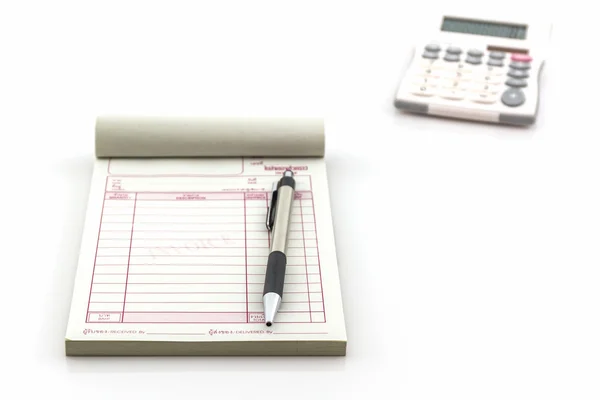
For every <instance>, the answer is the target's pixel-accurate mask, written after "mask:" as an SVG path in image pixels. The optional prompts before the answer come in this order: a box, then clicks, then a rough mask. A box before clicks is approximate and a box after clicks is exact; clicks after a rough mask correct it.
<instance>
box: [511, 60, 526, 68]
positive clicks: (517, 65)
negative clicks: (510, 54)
mask: <svg viewBox="0 0 600 400" xmlns="http://www.w3.org/2000/svg"><path fill="white" fill-rule="evenodd" d="M510 67H511V68H513V69H529V68H531V65H530V64H529V63H524V62H519V61H514V62H511V63H510Z"/></svg>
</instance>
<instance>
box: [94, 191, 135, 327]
mask: <svg viewBox="0 0 600 400" xmlns="http://www.w3.org/2000/svg"><path fill="white" fill-rule="evenodd" d="M105 197H106V196H105ZM136 203H137V193H136V194H135V197H134V200H133V217H132V218H131V237H130V239H129V255H128V256H127V275H126V277H125V290H124V293H123V312H125V303H126V302H127V284H128V283H129V265H130V261H131V244H132V243H133V226H134V225H135V205H136ZM96 257H97V256H96ZM121 322H123V320H122V319H121Z"/></svg>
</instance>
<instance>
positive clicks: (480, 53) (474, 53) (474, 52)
mask: <svg viewBox="0 0 600 400" xmlns="http://www.w3.org/2000/svg"><path fill="white" fill-rule="evenodd" d="M467 55H469V56H471V57H482V56H483V51H481V50H478V49H470V50H469V51H468V52H467Z"/></svg>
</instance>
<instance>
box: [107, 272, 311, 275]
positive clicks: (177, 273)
mask: <svg viewBox="0 0 600 400" xmlns="http://www.w3.org/2000/svg"><path fill="white" fill-rule="evenodd" d="M96 275H126V274H125V273H122V272H121V273H117V272H97V273H96ZM132 275H215V276H219V275H223V276H233V275H237V276H244V275H248V276H252V275H255V276H259V275H260V276H262V275H264V274H238V273H235V272H231V273H222V272H217V273H212V272H189V273H188V272H136V273H133V272H130V273H129V276H132ZM286 275H302V276H304V275H319V273H318V272H310V273H308V274H306V273H304V272H297V273H286Z"/></svg>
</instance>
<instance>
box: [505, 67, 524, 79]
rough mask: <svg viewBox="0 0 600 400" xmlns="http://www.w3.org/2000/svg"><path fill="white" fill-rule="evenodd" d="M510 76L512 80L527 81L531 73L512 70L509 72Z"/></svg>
mask: <svg viewBox="0 0 600 400" xmlns="http://www.w3.org/2000/svg"><path fill="white" fill-rule="evenodd" d="M508 76H510V77H511V78H517V79H525V78H529V73H528V72H527V71H523V70H522V69H511V70H510V71H508Z"/></svg>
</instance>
